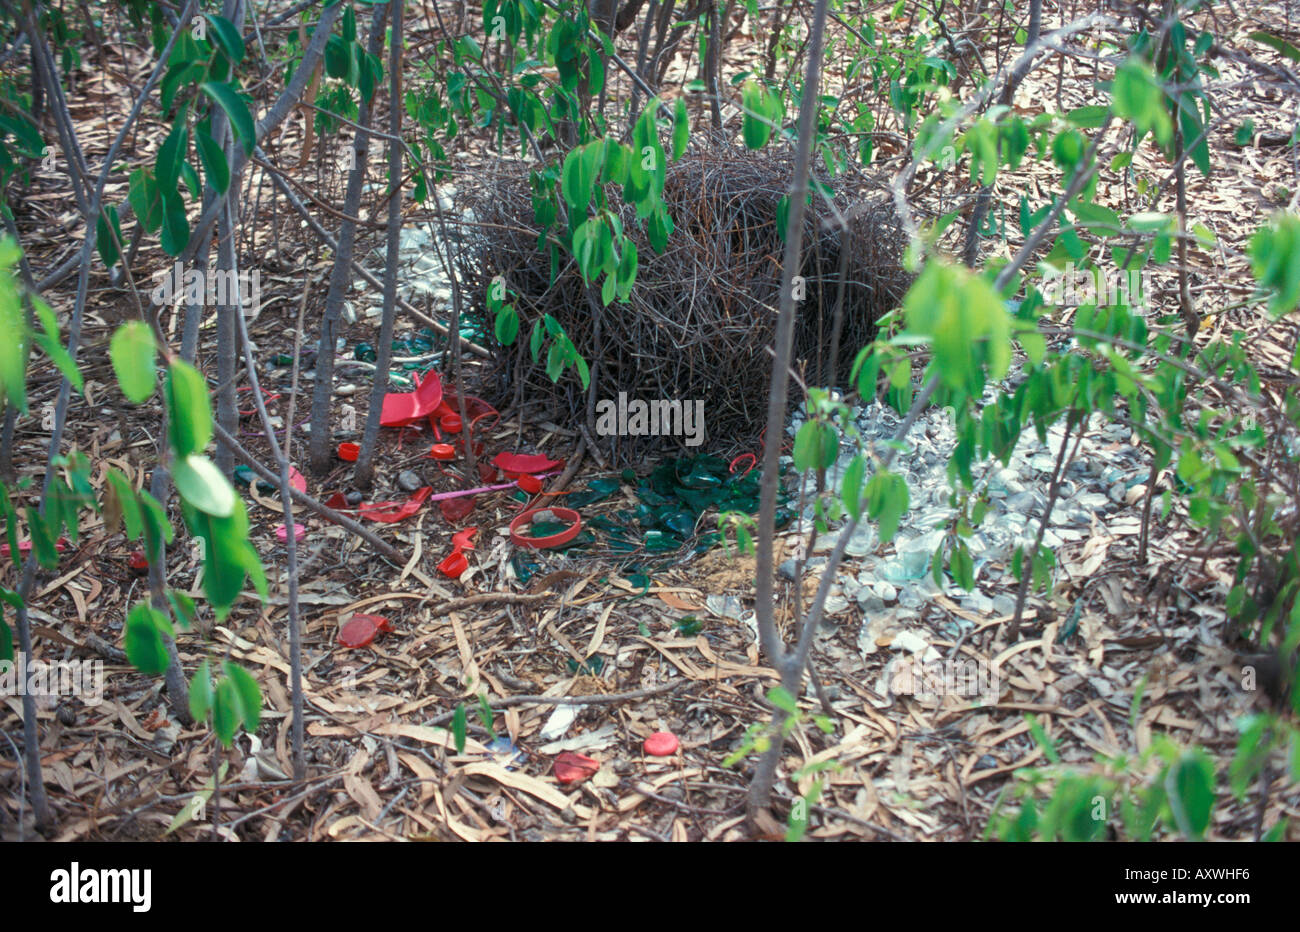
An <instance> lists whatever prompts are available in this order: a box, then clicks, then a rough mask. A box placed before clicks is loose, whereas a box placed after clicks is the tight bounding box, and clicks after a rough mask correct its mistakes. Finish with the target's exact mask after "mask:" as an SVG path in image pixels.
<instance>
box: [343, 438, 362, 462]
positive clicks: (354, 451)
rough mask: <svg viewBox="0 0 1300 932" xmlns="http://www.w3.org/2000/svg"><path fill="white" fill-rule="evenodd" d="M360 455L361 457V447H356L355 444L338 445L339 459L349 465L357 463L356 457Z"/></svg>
mask: <svg viewBox="0 0 1300 932" xmlns="http://www.w3.org/2000/svg"><path fill="white" fill-rule="evenodd" d="M360 455H361V447H359V446H357V445H356V444H355V443H340V444H339V459H341V460H345V461H347V462H349V463H355V462H356V461H357V457H358V456H360Z"/></svg>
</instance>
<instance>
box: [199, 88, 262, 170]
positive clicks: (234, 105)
mask: <svg viewBox="0 0 1300 932" xmlns="http://www.w3.org/2000/svg"><path fill="white" fill-rule="evenodd" d="M199 87H200V88H201V89H202V91H203V93H205V94H207V95H208V96H209V97H211V98H212V99H213V100H214V101H216V102H217V105H218V106H220V107H221V109H222V110H224V111H226V117H227V118H228V119H229V120H230V126H231V128H232V129H233V130H234V131H235V137H236V138H237V139H238V140H239V141H240V142H242V143H243V144H244V154H245V155H252V154H253V147H254V146H255V145H256V144H257V130H256V128H255V127H254V125H253V117H252V114H250V113H249V112H248V105H247V104H246V103H244V100H243V98H241V97H240V96H239V94H238V93H237V92H236V91H235V89H234V88H233V87H231V86H230V85H229V84H218V83H217V82H215V81H205V82H203V84H201V85H199Z"/></svg>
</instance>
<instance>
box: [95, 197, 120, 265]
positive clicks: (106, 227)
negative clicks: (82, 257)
mask: <svg viewBox="0 0 1300 932" xmlns="http://www.w3.org/2000/svg"><path fill="white" fill-rule="evenodd" d="M110 224H111V225H110ZM124 240H125V237H123V236H122V221H121V220H119V219H118V216H117V208H116V207H114V206H112V205H109V206H108V207H107V208H105V209H104V212H103V213H101V214H100V215H99V219H98V220H96V221H95V248H96V249H97V250H98V251H99V257H100V258H101V259H102V260H104V267H105V268H108V269H111V268H112V267H113V266H114V265H116V264H117V260H118V258H119V257H120V256H121V255H122V252H121V250H120V249H119V248H118V247H119V245H120V244H121V243H122V242H123V241H124Z"/></svg>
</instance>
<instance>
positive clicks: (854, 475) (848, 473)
mask: <svg viewBox="0 0 1300 932" xmlns="http://www.w3.org/2000/svg"><path fill="white" fill-rule="evenodd" d="M866 470H867V461H866V458H865V457H864V456H863V455H862V454H861V453H859V454H858V455H857V456H855V457H853V459H852V461H850V462H849V467H848V469H846V470H844V480H843V484H842V488H843V490H844V509H845V510H846V511H847V512H848V513H849V514H850V515H852V516H853V518H854V519H855V520H856V519H859V518H861V517H862V508H863V505H864V502H863V500H862V481H863V479H864V477H865V476H866Z"/></svg>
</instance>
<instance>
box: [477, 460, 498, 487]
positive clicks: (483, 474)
mask: <svg viewBox="0 0 1300 932" xmlns="http://www.w3.org/2000/svg"><path fill="white" fill-rule="evenodd" d="M496 477H497V471H496V467H494V466H489V465H488V464H487V463H485V462H483V461H482V460H479V464H478V478H479V481H480V482H482V483H483V484H484V485H487V484H488V483H489V482H492V481H493V480H495V479H496Z"/></svg>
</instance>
